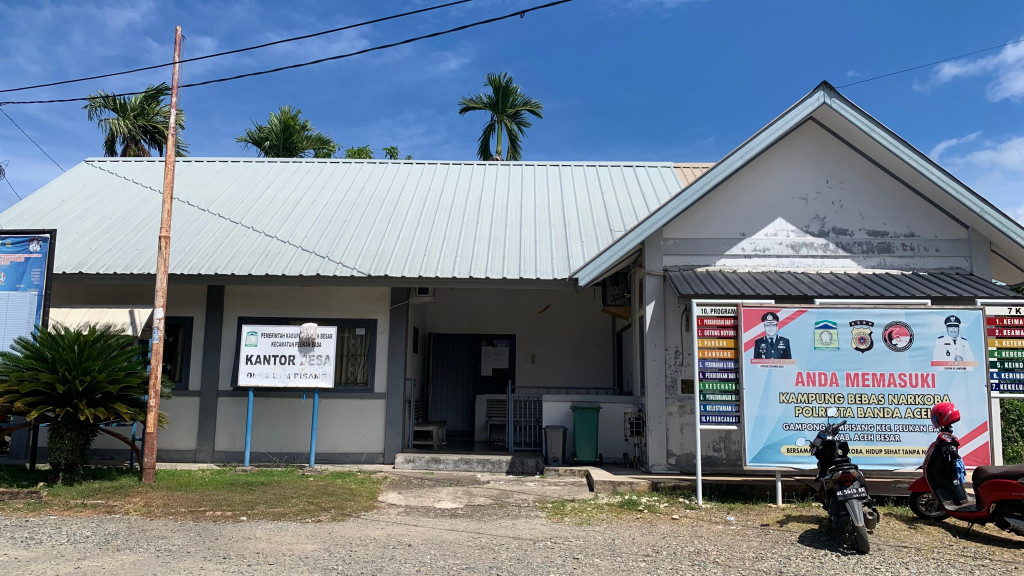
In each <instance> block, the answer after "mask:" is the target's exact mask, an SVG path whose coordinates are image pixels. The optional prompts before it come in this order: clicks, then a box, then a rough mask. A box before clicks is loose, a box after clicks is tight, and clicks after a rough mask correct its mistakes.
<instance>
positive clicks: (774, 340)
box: [754, 312, 793, 360]
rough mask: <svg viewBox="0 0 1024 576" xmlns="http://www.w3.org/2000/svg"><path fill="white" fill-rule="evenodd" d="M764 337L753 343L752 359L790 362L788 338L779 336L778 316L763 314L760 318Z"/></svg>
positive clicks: (772, 313) (768, 313) (790, 352)
mask: <svg viewBox="0 0 1024 576" xmlns="http://www.w3.org/2000/svg"><path fill="white" fill-rule="evenodd" d="M761 325H762V326H763V327H764V336H762V337H761V338H758V339H757V340H755V341H754V358H755V359H771V360H791V359H792V358H793V351H792V349H791V348H790V346H789V338H784V337H782V336H779V315H778V314H776V313H774V312H765V313H764V315H762V316H761Z"/></svg>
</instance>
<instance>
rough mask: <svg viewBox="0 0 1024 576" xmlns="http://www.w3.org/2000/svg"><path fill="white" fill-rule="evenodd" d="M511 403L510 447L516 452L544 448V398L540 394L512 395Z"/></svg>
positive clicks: (509, 418) (509, 419) (509, 420)
mask: <svg viewBox="0 0 1024 576" xmlns="http://www.w3.org/2000/svg"><path fill="white" fill-rule="evenodd" d="M510 396H511V397H512V401H511V402H509V403H508V404H509V417H508V422H509V425H508V427H509V436H508V437H509V438H511V439H512V442H511V444H510V447H511V449H512V451H513V452H515V451H516V450H541V449H543V446H544V430H543V427H544V402H543V399H544V397H543V396H542V395H540V394H511V395H510Z"/></svg>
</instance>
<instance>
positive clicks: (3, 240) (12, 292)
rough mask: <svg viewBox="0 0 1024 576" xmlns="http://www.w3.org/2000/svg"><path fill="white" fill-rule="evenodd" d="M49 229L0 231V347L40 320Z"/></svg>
mask: <svg viewBox="0 0 1024 576" xmlns="http://www.w3.org/2000/svg"><path fill="white" fill-rule="evenodd" d="M52 248H53V234H52V232H38V233H36V232H26V233H22V232H17V233H12V232H8V231H5V232H4V233H0V350H7V349H8V348H10V346H11V342H13V341H14V339H15V338H16V337H18V336H27V335H29V334H31V333H32V330H33V329H34V328H35V327H36V326H38V325H41V324H42V323H43V312H44V305H45V303H46V295H47V288H48V284H47V282H48V280H49V278H48V276H49V272H50V270H51V269H52V262H51V258H52Z"/></svg>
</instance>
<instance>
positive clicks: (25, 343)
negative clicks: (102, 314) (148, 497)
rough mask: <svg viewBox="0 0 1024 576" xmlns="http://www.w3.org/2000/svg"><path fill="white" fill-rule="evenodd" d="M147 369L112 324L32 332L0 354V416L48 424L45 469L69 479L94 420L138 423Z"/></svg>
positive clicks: (80, 462)
mask: <svg viewBox="0 0 1024 576" xmlns="http://www.w3.org/2000/svg"><path fill="white" fill-rule="evenodd" d="M148 367H149V362H147V361H146V359H145V357H144V356H143V355H142V353H141V349H140V348H139V346H138V345H137V344H136V340H135V338H134V337H132V336H130V335H127V334H124V333H122V331H121V330H120V329H119V328H116V327H113V326H109V325H104V326H95V325H88V326H83V327H81V328H79V329H72V328H66V327H62V328H57V329H55V330H53V331H51V332H48V331H46V330H42V329H37V330H36V332H35V333H33V334H32V335H31V336H29V337H25V336H19V337H17V338H15V339H14V343H13V344H11V349H10V350H8V351H3V352H0V413H2V414H13V415H16V416H24V417H25V418H26V419H28V420H35V421H36V422H41V423H47V424H49V436H48V438H47V460H48V461H49V463H50V468H51V470H52V471H53V473H54V475H55V476H56V477H57V479H59V480H64V479H67V478H73V477H75V476H77V475H78V474H79V473H80V472H81V471H82V467H83V466H84V465H85V462H86V452H87V451H88V450H89V447H90V446H91V445H92V442H93V440H94V439H95V438H96V436H97V434H99V432H100V427H99V425H100V423H102V422H108V421H124V422H131V421H145V419H146V402H145V400H143V397H144V396H145V395H146V393H147V392H148V388H149V374H148V371H147V369H148ZM165 395H166V394H165ZM160 420H161V422H160V423H161V424H162V423H163V421H166V416H165V415H163V414H161V415H160ZM111 435H115V434H111Z"/></svg>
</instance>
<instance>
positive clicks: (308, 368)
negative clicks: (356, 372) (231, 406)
mask: <svg viewBox="0 0 1024 576" xmlns="http://www.w3.org/2000/svg"><path fill="white" fill-rule="evenodd" d="M337 339H338V327H337V326H319V327H318V328H317V341H316V345H315V346H299V327H298V326H289V325H284V326H279V325H265V324H243V325H242V334H241V344H240V345H239V347H238V386H239V387H253V388H333V387H334V375H335V368H336V367H337V364H338V362H337V360H338V359H337V344H336V343H337Z"/></svg>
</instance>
